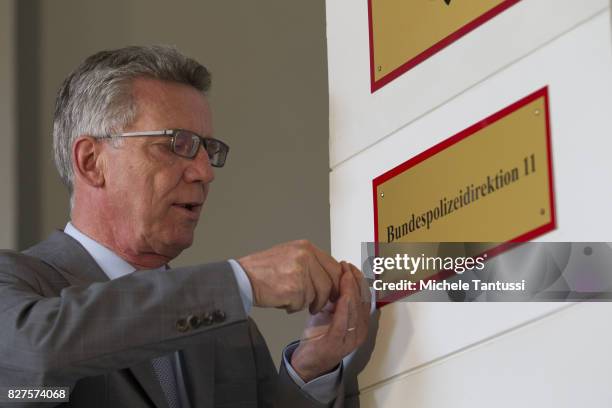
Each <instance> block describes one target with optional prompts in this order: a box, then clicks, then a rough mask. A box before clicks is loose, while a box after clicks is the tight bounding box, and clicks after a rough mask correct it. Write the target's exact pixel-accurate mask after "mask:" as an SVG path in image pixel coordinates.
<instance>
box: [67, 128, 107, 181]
mask: <svg viewBox="0 0 612 408" xmlns="http://www.w3.org/2000/svg"><path fill="white" fill-rule="evenodd" d="M101 151H102V143H100V142H99V140H98V139H96V138H94V137H91V136H83V137H80V138H78V139H77V140H76V141H75V142H74V144H73V145H72V162H73V163H74V173H75V174H74V175H75V178H80V179H82V180H83V181H84V182H85V183H87V184H89V185H90V186H92V187H102V186H103V185H104V166H103V163H102V160H101V156H100V153H101Z"/></svg>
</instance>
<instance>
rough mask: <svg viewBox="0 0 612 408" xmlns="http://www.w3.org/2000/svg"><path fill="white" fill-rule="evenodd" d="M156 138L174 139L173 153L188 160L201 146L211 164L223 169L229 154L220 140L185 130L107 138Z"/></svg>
mask: <svg viewBox="0 0 612 408" xmlns="http://www.w3.org/2000/svg"><path fill="white" fill-rule="evenodd" d="M155 136H168V137H171V138H172V141H171V143H170V146H171V148H172V152H173V153H175V154H177V155H179V156H181V157H186V158H188V159H193V158H194V157H195V156H196V155H197V154H198V150H199V149H200V145H202V146H204V150H206V153H207V154H208V159H209V160H210V164H211V165H212V166H214V167H223V165H224V164H225V159H227V153H228V152H229V146H228V145H226V144H225V143H223V142H222V141H220V140H217V139H213V138H212V137H202V136H200V135H198V134H197V133H194V132H191V131H189V130H185V129H165V130H151V131H145V132H127V133H121V134H118V135H109V136H105V137H107V138H113V137H155Z"/></svg>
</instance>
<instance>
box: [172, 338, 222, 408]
mask: <svg viewBox="0 0 612 408" xmlns="http://www.w3.org/2000/svg"><path fill="white" fill-rule="evenodd" d="M214 345H215V342H214V341H212V340H211V338H207V339H206V340H205V341H203V342H202V344H199V345H197V346H192V347H188V348H186V349H184V350H181V352H180V353H179V354H180V359H181V367H182V368H183V377H184V380H185V388H186V389H187V395H188V397H189V401H190V403H191V408H212V407H213V406H214V397H215V395H214V391H215V349H214Z"/></svg>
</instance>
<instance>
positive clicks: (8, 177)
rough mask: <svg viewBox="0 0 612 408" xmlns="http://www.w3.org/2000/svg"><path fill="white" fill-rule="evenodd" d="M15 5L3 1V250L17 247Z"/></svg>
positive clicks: (0, 58) (0, 204) (0, 121)
mask: <svg viewBox="0 0 612 408" xmlns="http://www.w3.org/2000/svg"><path fill="white" fill-rule="evenodd" d="M15 17H16V14H15V4H14V0H3V1H0V191H2V199H0V248H15V245H16V238H17V237H16V225H15V224H16V223H15V220H16V219H17V214H16V211H17V209H16V202H17V200H16V194H17V189H16V180H15V175H16V172H15V153H16V151H17V148H16V145H15V137H16V134H15V133H16V132H15V130H16V112H15V103H16V100H15V96H16V94H15V82H16V72H15V59H16V51H15V25H14V22H15Z"/></svg>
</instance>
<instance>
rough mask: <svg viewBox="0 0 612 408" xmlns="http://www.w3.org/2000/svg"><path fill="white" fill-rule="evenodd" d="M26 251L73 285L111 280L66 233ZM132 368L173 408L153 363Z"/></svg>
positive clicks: (161, 406)
mask: <svg viewBox="0 0 612 408" xmlns="http://www.w3.org/2000/svg"><path fill="white" fill-rule="evenodd" d="M24 252H25V253H26V254H29V255H32V256H35V257H37V258H40V259H41V260H43V261H44V262H46V263H47V264H49V265H51V266H52V267H53V268H54V269H55V270H57V271H58V272H59V273H60V274H61V275H62V276H63V277H64V278H65V279H66V280H67V281H68V282H69V283H70V284H71V285H90V284H92V283H94V282H106V281H108V280H109V279H108V276H106V274H105V273H104V271H102V269H101V268H100V267H99V266H98V264H97V263H96V261H95V260H94V259H93V258H92V257H91V255H90V254H89V252H87V250H86V249H85V248H84V247H83V246H82V245H81V244H80V243H79V242H78V241H77V240H75V239H74V238H72V237H71V236H70V235H68V234H65V233H64V232H63V231H59V230H57V231H54V232H53V233H52V234H51V235H50V236H49V238H47V239H46V240H44V241H42V242H41V243H39V244H37V245H35V246H33V247H32V248H29V249H27V250H26V251H24ZM128 369H129V370H130V371H131V372H132V374H133V375H134V377H135V378H136V380H137V381H138V383H139V384H140V385H141V386H142V388H143V389H144V391H145V393H146V394H147V395H148V397H149V398H150V399H151V400H152V401H153V402H154V403H155V406H156V407H157V408H169V407H168V402H167V400H166V397H165V395H164V392H163V390H162V388H161V384H160V383H159V380H158V379H157V377H156V376H155V373H154V372H153V366H152V365H151V362H150V361H143V362H142V363H140V364H137V365H135V366H132V367H130V368H128ZM192 408H193V407H192Z"/></svg>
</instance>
